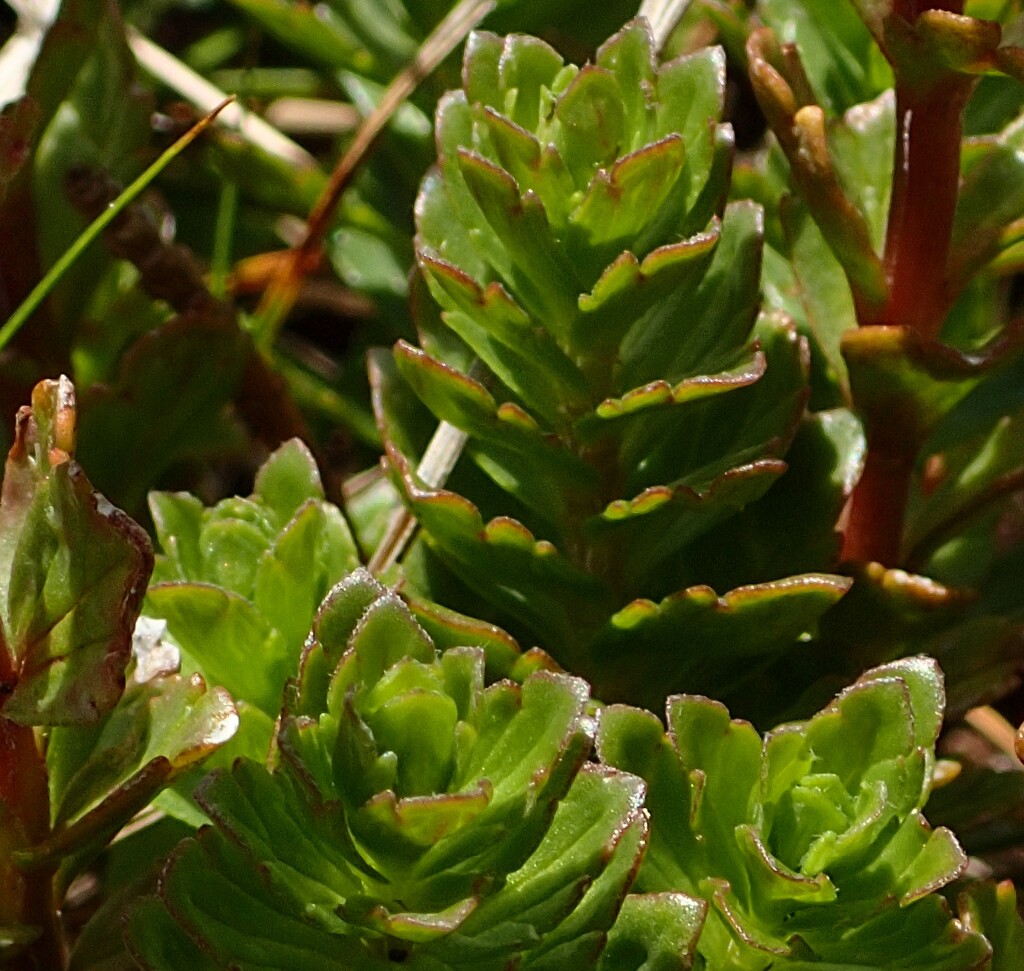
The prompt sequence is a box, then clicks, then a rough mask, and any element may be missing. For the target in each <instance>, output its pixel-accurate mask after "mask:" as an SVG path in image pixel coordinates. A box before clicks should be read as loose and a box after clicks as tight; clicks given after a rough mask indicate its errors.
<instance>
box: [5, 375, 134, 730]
mask: <svg viewBox="0 0 1024 971" xmlns="http://www.w3.org/2000/svg"><path fill="white" fill-rule="evenodd" d="M75 420H76V413H75V396H74V389H73V387H72V386H71V383H70V382H69V381H68V380H67V378H61V379H60V380H59V381H44V382H41V383H40V384H39V385H37V386H36V388H35V390H34V392H33V395H32V407H31V408H23V409H22V410H21V412H20V413H19V415H18V421H17V428H16V433H15V442H14V446H13V447H12V449H11V452H10V455H9V456H8V460H7V466H6V469H5V472H4V479H3V495H2V499H0V637H2V649H0V666H2V681H3V685H4V696H3V699H2V702H0V709H2V713H3V717H4V718H7V719H10V720H12V721H14V722H17V723H18V724H22V725H82V724H92V723H95V722H96V721H98V720H99V719H100V718H101V717H102V716H103V715H104V714H105V713H106V712H108V711H110V709H111V708H113V706H114V705H115V704H116V703H117V701H118V699H119V698H120V697H121V692H122V690H123V689H124V671H125V667H126V665H127V663H128V656H129V652H130V649H131V635H132V628H133V626H134V623H135V618H136V617H137V616H138V612H139V606H140V604H141V601H142V596H143V594H144V593H145V585H146V581H147V580H148V578H149V574H150V571H151V570H152V563H153V553H152V548H151V546H150V543H149V538H148V537H147V536H146V534H145V532H144V531H143V530H142V529H141V528H140V527H139V526H138V525H137V524H136V523H134V522H132V520H130V519H129V518H128V517H127V516H126V515H125V514H124V513H122V512H121V511H120V510H119V509H115V508H114V507H113V506H111V505H110V503H108V502H107V500H106V499H104V498H103V496H101V495H100V494H99V493H97V492H94V491H93V489H92V486H91V485H90V484H89V480H88V479H87V478H86V477H85V473H84V472H83V471H82V468H81V467H80V466H79V465H78V463H77V462H76V461H75V459H74V453H75Z"/></svg>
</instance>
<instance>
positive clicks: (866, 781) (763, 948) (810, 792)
mask: <svg viewBox="0 0 1024 971" xmlns="http://www.w3.org/2000/svg"><path fill="white" fill-rule="evenodd" d="M943 706H944V695H943V684H942V675H941V673H940V672H939V670H938V668H937V666H936V665H935V663H934V661H931V660H930V659H928V658H921V657H918V658H908V659H905V660H901V661H897V662H894V663H892V664H889V665H885V666H883V667H879V668H874V669H872V670H871V671H868V672H866V673H865V674H864V675H863V676H862V677H861V678H860V679H859V680H858V681H857V682H856V683H855V684H853V685H852V686H851V687H849V688H847V689H846V690H845V691H843V692H842V693H841V694H840V695H839V696H838V697H837V698H836V699H835V701H834V702H833V703H832V704H831V705H830V706H828V707H827V708H825V709H824V710H823V711H821V712H819V713H818V714H817V715H815V716H814V717H813V718H811V719H809V720H808V721H805V722H794V723H791V724H786V725H782V726H780V727H779V728H776V729H775V730H773V731H771V732H769V733H768V734H767V735H765V736H764V738H763V739H762V738H761V737H760V736H759V735H758V733H757V732H756V731H755V730H754V729H753V728H752V727H751V726H750V725H749V724H748V723H746V722H740V721H731V720H730V718H729V712H728V711H727V710H726V708H725V707H724V706H723V705H721V704H719V703H717V702H714V701H710V700H709V699H707V698H703V697H699V696H693V695H679V696H675V697H672V698H670V699H669V701H668V704H667V708H666V719H667V725H668V734H667V735H666V734H665V731H664V729H663V727H662V725H661V723H660V722H659V721H658V719H657V718H656V717H655V716H654V715H652V714H650V713H648V712H641V711H639V710H637V709H633V708H628V707H625V706H612V707H609V708H606V709H604V710H603V711H602V712H601V714H600V729H599V734H598V748H599V752H600V754H601V757H602V758H603V759H605V760H606V761H608V762H609V763H610V764H612V765H616V766H618V767H620V768H622V769H625V770H626V771H629V772H635V773H637V774H638V775H641V776H642V777H643V778H644V779H645V781H646V782H647V786H648V793H647V805H648V808H649V809H650V812H651V838H650V843H649V846H648V850H647V855H646V857H645V859H644V864H643V867H642V869H641V872H640V875H639V877H638V881H637V885H638V887H640V888H642V889H645V890H652V891H654V890H657V891H667V890H677V891H683V892H686V893H690V894H695V895H699V896H702V897H703V898H704V899H705V900H707V902H708V904H709V916H708V921H707V924H706V926H705V929H704V931H703V933H702V935H701V938H700V942H699V945H698V949H699V951H700V953H701V954H702V955H703V956H704V958H705V960H706V961H707V966H708V967H709V968H714V969H720V971H726V969H736V971H739V969H744V971H755V969H756V971H763V969H767V968H777V969H789V968H794V969H795V968H811V967H828V968H844V969H854V968H857V969H866V968H934V969H939V968H941V969H948V971H952V969H956V968H961V969H969V968H978V967H981V966H983V965H984V964H985V962H986V961H987V959H988V957H989V953H990V952H989V946H988V944H987V942H986V941H985V939H984V938H983V937H982V936H981V935H980V934H978V933H973V932H971V931H968V930H967V929H966V928H965V927H963V926H961V925H960V923H958V922H957V921H956V920H954V919H953V918H952V916H951V914H950V911H949V907H948V905H947V903H946V901H945V900H944V899H943V898H942V897H940V896H939V895H937V894H936V893H935V891H936V890H939V889H940V888H942V887H943V886H944V885H946V884H947V883H949V882H950V881H951V880H953V879H954V878H955V877H957V876H958V875H959V874H960V873H961V872H962V871H963V870H964V868H965V867H966V864H967V859H966V857H965V855H964V854H963V851H962V850H961V849H960V846H959V845H958V843H957V841H956V838H955V837H954V836H953V834H952V833H951V832H950V831H949V830H947V829H944V828H941V827H940V828H938V829H934V830H932V829H931V828H930V827H929V826H928V823H927V822H926V820H925V818H924V816H923V815H922V809H923V808H924V805H925V802H926V800H927V798H928V794H929V792H930V789H931V784H932V769H933V765H934V746H935V741H936V738H937V737H938V733H939V729H940V727H941V721H942V711H943ZM1004 896H1005V895H1004ZM979 908H980V910H979V914H980V911H981V910H984V911H985V912H986V913H989V912H990V911H991V910H995V909H996V908H995V907H994V906H993V904H992V902H985V901H982V900H980V899H979ZM980 919H981V918H980V916H976V917H975V918H974V923H975V925H976V924H977V923H978V922H979V920H980ZM1008 926H1012V922H1011V924H1010V925H1008ZM1014 953H1016V952H1014Z"/></svg>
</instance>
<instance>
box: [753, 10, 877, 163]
mask: <svg viewBox="0 0 1024 971" xmlns="http://www.w3.org/2000/svg"><path fill="white" fill-rule="evenodd" d="M759 12H760V14H761V16H762V17H763V18H764V22H765V24H766V25H767V26H769V27H771V28H772V29H773V30H774V31H775V32H776V34H778V35H779V37H780V39H781V40H782V41H783V42H784V43H787V44H793V43H795V44H796V45H797V47H798V48H799V49H800V57H801V60H802V61H803V65H804V68H805V69H806V71H807V75H808V78H809V80H810V82H811V85H812V87H813V88H814V93H815V94H816V95H817V97H818V102H819V103H820V104H821V105H822V107H823V108H825V109H826V110H827V111H828V112H829V113H830V114H833V115H838V114H841V113H842V112H844V111H846V110H847V109H849V108H852V107H853V106H854V105H856V104H860V103H862V102H865V101H870V100H872V99H873V98H875V97H877V96H878V95H879V94H881V93H882V92H883V91H885V90H886V89H887V88H891V87H892V85H893V78H892V71H891V69H890V68H889V65H888V63H887V62H886V60H885V58H884V57H883V56H882V53H881V51H880V50H879V49H878V46H877V45H876V44H875V42H874V40H873V38H872V37H871V34H870V32H869V31H868V30H867V29H866V28H865V26H864V24H863V22H862V21H861V20H860V18H859V17H858V16H857V13H856V11H855V8H854V5H853V4H846V3H843V4H835V3H829V2H828V0H800V2H795V0H762V2H761V3H760V4H759ZM881 154H883V153H879V155H881Z"/></svg>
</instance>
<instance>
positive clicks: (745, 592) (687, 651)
mask: <svg viewBox="0 0 1024 971" xmlns="http://www.w3.org/2000/svg"><path fill="white" fill-rule="evenodd" d="M849 587H850V583H849V581H848V580H847V579H846V578H843V577H838V576H829V575H814V574H811V575H807V576H803V577H789V578H788V579H785V580H777V581H774V582H771V583H764V584H759V585H754V586H749V587H738V588H736V589H735V590H731V591H729V592H728V593H726V594H724V595H723V596H721V597H719V596H718V595H717V594H716V593H715V592H714V591H713V590H712V589H711V588H710V587H706V586H697V587H690V588H688V589H686V590H680V591H679V592H677V593H674V594H671V595H670V596H668V597H666V598H665V599H664V600H662V601H661V602H660V603H654V602H652V601H651V600H647V599H637V600H634V601H633V602H632V603H630V604H628V605H626V606H625V607H623V608H622V609H621V610H619V611H618V612H617V613H615V614H613V615H612V616H611V618H610V619H609V621H608V623H607V624H606V625H605V627H604V628H603V629H601V630H600V631H599V632H598V633H597V634H596V636H595V637H594V641H593V643H592V645H591V647H590V653H591V654H592V656H593V660H592V661H591V662H590V663H591V664H592V665H593V667H594V675H593V676H594V677H598V678H600V679H601V683H602V684H606V685H610V686H614V687H613V691H614V696H615V697H638V698H642V699H645V700H650V701H652V702H655V701H656V700H657V699H658V698H661V697H664V695H665V693H666V688H667V689H668V690H669V691H671V690H672V687H670V686H673V687H674V686H677V685H678V686H683V685H686V686H694V687H698V688H700V689H701V690H704V691H707V692H708V693H720V692H721V691H723V690H725V689H731V690H735V688H736V687H737V686H738V685H739V684H742V683H743V681H744V680H746V679H747V678H750V677H752V676H755V675H756V673H757V665H758V662H759V661H760V662H761V663H763V662H764V661H765V660H767V659H768V658H770V656H771V655H772V654H773V653H775V652H781V651H783V650H786V649H788V648H789V647H790V646H791V645H792V643H793V641H794V640H795V639H796V638H798V637H799V636H800V635H801V634H803V633H805V632H807V631H809V630H812V629H813V628H814V626H815V624H816V623H817V621H818V619H819V618H820V617H821V616H822V615H823V614H824V613H825V611H827V610H828V609H829V608H830V607H832V606H833V605H834V604H835V603H836V602H837V601H838V600H839V599H840V598H841V597H842V596H843V595H844V594H845V593H846V591H847V590H848V589H849ZM643 658H649V659H650V658H656V659H657V660H656V661H655V662H653V663H655V664H656V665H657V670H658V676H657V679H656V680H655V679H652V677H651V674H650V668H648V667H647V666H646V663H652V662H651V661H647V662H646V663H641V659H643Z"/></svg>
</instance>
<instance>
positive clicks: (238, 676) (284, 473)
mask: <svg viewBox="0 0 1024 971" xmlns="http://www.w3.org/2000/svg"><path fill="white" fill-rule="evenodd" d="M149 502H150V509H151V511H152V514H153V522H154V524H155V526H156V534H157V538H158V540H159V541H160V544H161V546H162V548H163V551H164V552H163V554H162V555H160V556H158V557H157V562H156V568H155V570H154V573H153V582H152V584H151V585H150V588H149V591H148V592H147V595H146V605H145V614H146V616H148V617H153V618H160V619H163V620H166V622H167V629H168V633H169V634H170V636H171V638H172V639H173V641H174V642H176V643H177V645H178V646H179V647H180V648H181V651H182V653H183V656H184V664H185V667H186V668H187V669H189V670H200V671H202V673H203V674H204V675H205V676H206V677H208V678H209V679H211V680H212V681H213V682H214V683H216V684H220V685H223V686H224V687H226V688H227V689H228V690H229V691H230V692H231V693H232V695H233V696H234V697H235V698H237V699H239V700H241V701H244V702H246V703H248V704H250V705H253V706H255V707H256V708H258V709H259V710H260V711H262V712H264V713H265V714H266V715H267V716H269V717H270V718H274V717H276V715H277V713H278V711H279V710H280V706H281V692H282V690H283V688H284V683H285V680H286V679H287V678H288V677H290V676H291V675H292V674H293V673H294V671H295V665H296V664H297V663H298V658H299V653H300V651H301V649H302V644H303V641H304V640H305V639H306V635H307V634H308V633H309V627H310V624H311V622H312V620H313V617H314V615H315V613H316V610H317V607H318V606H319V604H320V602H321V600H323V598H324V596H325V594H326V593H327V591H328V590H329V589H330V588H331V587H332V586H333V585H334V584H335V583H336V582H337V581H338V580H340V579H341V578H342V577H343V576H344V575H345V574H346V573H348V572H349V571H350V570H352V569H354V568H355V567H356V566H357V565H358V563H359V559H358V555H357V551H356V547H355V542H354V540H353V539H352V535H351V533H350V532H349V529H348V526H347V524H346V522H345V518H344V516H343V515H342V514H341V512H340V510H339V509H338V508H337V506H334V505H332V504H331V503H329V502H327V501H326V500H325V499H324V491H323V486H322V485H321V483H320V474H319V472H318V471H317V467H316V462H315V461H314V460H313V456H312V455H311V454H310V453H309V450H308V449H307V448H306V446H305V445H303V444H302V443H301V442H299V441H298V440H293V441H290V442H288V443H286V444H285V445H283V446H281V448H280V449H278V450H277V451H276V452H275V453H274V454H273V455H271V456H270V457H269V458H268V459H267V461H266V462H265V463H264V464H263V466H262V467H261V468H260V470H259V472H258V474H257V476H256V482H255V486H254V489H253V494H252V495H251V496H249V497H248V498H243V497H241V496H235V497H232V498H230V499H223V500H221V501H220V502H219V503H217V504H216V505H215V506H213V507H212V508H208V509H207V508H204V506H203V504H202V502H201V501H200V500H199V499H198V498H196V497H195V496H193V495H189V494H188V493H167V492H155V493H151V495H150V500H149ZM257 657H258V658H259V663H253V659H254V658H257Z"/></svg>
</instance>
